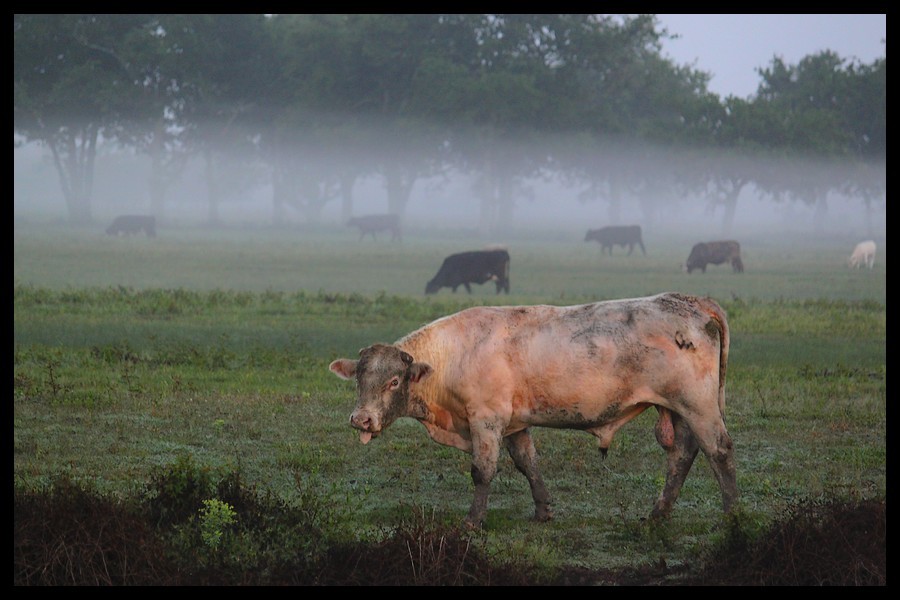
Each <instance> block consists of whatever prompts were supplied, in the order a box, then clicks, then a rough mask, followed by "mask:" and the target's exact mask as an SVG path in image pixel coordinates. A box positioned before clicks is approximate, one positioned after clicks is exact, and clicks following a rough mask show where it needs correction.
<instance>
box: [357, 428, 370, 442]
mask: <svg viewBox="0 0 900 600" xmlns="http://www.w3.org/2000/svg"><path fill="white" fill-rule="evenodd" d="M371 439H372V433H371V432H370V431H360V432H359V441H360V442H362V443H363V444H368V443H369V440H371Z"/></svg>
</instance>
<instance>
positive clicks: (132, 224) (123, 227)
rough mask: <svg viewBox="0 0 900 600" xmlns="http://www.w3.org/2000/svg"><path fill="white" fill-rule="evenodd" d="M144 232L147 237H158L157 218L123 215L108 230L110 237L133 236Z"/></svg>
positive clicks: (114, 220)
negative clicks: (121, 234)
mask: <svg viewBox="0 0 900 600" xmlns="http://www.w3.org/2000/svg"><path fill="white" fill-rule="evenodd" d="M141 230H143V231H144V233H146V234H147V237H156V217H154V216H152V215H121V216H119V217H116V218H115V219H113V222H112V225H110V226H109V227H107V228H106V233H107V234H108V235H119V234H120V233H124V234H125V235H131V234H133V233H140V231H141Z"/></svg>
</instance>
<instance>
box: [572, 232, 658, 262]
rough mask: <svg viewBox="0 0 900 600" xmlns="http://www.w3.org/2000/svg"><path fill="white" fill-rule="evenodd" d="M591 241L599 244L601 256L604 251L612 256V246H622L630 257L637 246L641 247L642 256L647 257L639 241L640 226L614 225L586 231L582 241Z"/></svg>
mask: <svg viewBox="0 0 900 600" xmlns="http://www.w3.org/2000/svg"><path fill="white" fill-rule="evenodd" d="M591 240H593V241H595V242H597V243H598V244H600V253H601V254H602V253H603V251H604V250H606V251H607V252H609V255H610V256H612V249H613V246H622V247H623V248H624V247H625V246H628V254H629V256H630V255H631V253H632V252H633V251H634V245H635V244H637V245H639V246H640V247H641V252H643V253H644V256H647V250H646V249H645V248H644V242H643V240H642V239H641V226H640V225H622V226H618V225H614V226H611V227H601V228H600V229H588V232H587V233H586V234H585V236H584V241H585V242H590V241H591Z"/></svg>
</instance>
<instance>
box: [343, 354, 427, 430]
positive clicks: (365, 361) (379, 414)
mask: <svg viewBox="0 0 900 600" xmlns="http://www.w3.org/2000/svg"><path fill="white" fill-rule="evenodd" d="M328 368H329V369H330V370H331V371H332V372H333V373H334V374H335V375H337V376H338V377H340V378H341V379H352V378H354V377H355V378H356V391H357V394H358V398H357V401H356V409H354V411H353V412H352V413H351V414H350V425H351V427H355V428H356V429H359V431H360V434H359V441H361V442H362V443H363V444H366V443H368V442H369V440H370V439H372V437H373V436H374V437H377V436H378V435H379V434H380V433H381V431H382V430H383V429H385V428H386V427H387V426H388V425H390V424H391V423H393V422H394V421H395V420H397V418H398V417H402V416H404V415H405V414H407V413H408V407H409V384H410V383H411V382H412V383H415V382H418V381H420V380H421V379H423V378H425V377H427V376H428V375H430V374H431V373H432V371H433V369H432V368H431V366H430V365H428V364H427V363H423V362H415V361H414V360H413V357H412V356H411V355H410V354H408V353H407V352H404V351H403V350H401V349H400V348H397V347H396V346H387V345H384V344H375V345H373V346H369V347H368V348H363V349H362V350H360V351H359V360H351V359H349V358H339V359H337V360H335V361H334V362H332V363H331V364H330V365H329V366H328Z"/></svg>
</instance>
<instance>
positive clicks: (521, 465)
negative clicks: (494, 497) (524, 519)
mask: <svg viewBox="0 0 900 600" xmlns="http://www.w3.org/2000/svg"><path fill="white" fill-rule="evenodd" d="M506 448H507V449H508V450H509V455H510V456H511V457H512V459H513V463H515V465H516V468H517V469H518V470H519V472H520V473H522V475H524V476H525V478H526V479H528V485H529V486H531V497H532V498H534V520H535V521H549V520H550V519H552V518H553V512H552V511H551V510H550V494H549V493H548V492H547V488H546V487H545V486H544V479H543V478H542V477H541V472H540V470H539V469H538V464H537V450H536V449H535V447H534V441H533V440H532V439H531V434H530V433H528V430H527V429H525V430H522V431H520V432H518V433H514V434H512V435H511V436H509V437H507V438H506Z"/></svg>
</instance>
